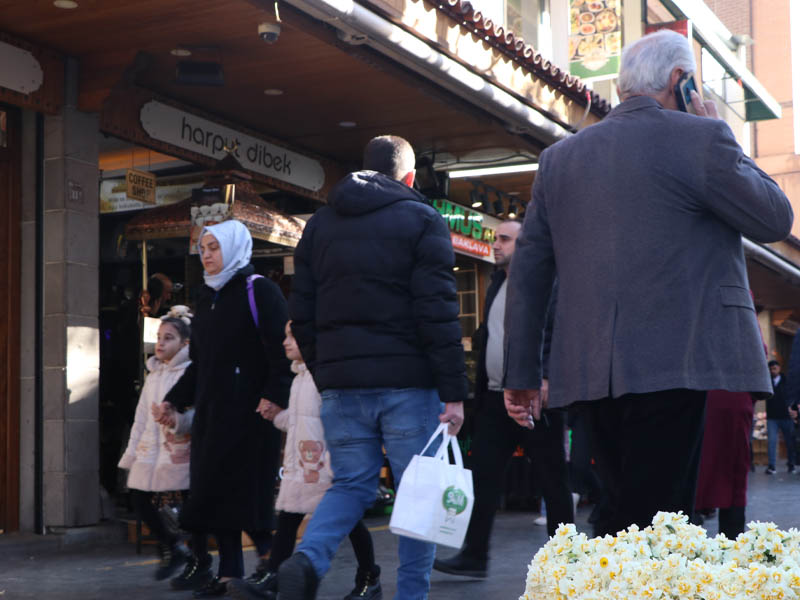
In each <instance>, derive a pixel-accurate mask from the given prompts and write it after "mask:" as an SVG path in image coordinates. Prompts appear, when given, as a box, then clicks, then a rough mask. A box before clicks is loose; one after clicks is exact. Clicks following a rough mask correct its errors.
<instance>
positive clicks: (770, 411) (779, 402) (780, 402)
mask: <svg viewBox="0 0 800 600" xmlns="http://www.w3.org/2000/svg"><path fill="white" fill-rule="evenodd" d="M788 389H789V385H788V382H787V381H786V375H784V374H783V373H781V380H780V381H779V382H778V385H776V386H774V387H773V388H772V398H770V399H769V400H767V418H768V419H788V418H789V407H790V406H791V405H792V401H791V400H790V398H789V394H788V393H787V390H788Z"/></svg>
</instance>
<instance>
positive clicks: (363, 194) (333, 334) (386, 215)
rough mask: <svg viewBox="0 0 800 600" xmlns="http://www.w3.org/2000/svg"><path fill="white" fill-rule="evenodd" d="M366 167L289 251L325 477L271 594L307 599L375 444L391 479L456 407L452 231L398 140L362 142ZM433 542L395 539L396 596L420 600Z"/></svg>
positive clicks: (370, 489) (358, 500)
mask: <svg viewBox="0 0 800 600" xmlns="http://www.w3.org/2000/svg"><path fill="white" fill-rule="evenodd" d="M364 169H365V170H363V171H359V172H356V173H351V174H350V175H348V176H347V177H345V178H344V179H343V180H342V181H340V182H339V183H338V184H337V185H336V186H335V187H334V188H333V190H332V191H331V193H330V195H329V197H328V206H325V207H323V208H321V209H320V210H319V211H317V213H316V214H315V215H314V216H313V217H312V218H311V220H309V222H308V224H307V225H306V229H305V231H304V233H303V237H302V239H301V240H300V243H299V244H298V246H297V250H296V251H295V276H294V281H293V285H292V295H291V298H290V302H289V313H290V316H291V318H292V331H293V333H294V335H295V337H296V338H297V341H298V343H299V345H300V351H301V353H302V355H303V358H304V359H305V361H306V363H307V364H308V366H309V368H310V370H311V373H312V375H313V376H314V381H315V382H316V384H317V387H318V388H319V390H320V392H321V394H322V420H323V423H324V425H325V437H326V440H327V443H328V450H330V453H331V466H332V467H333V472H334V473H335V478H334V482H333V486H332V487H331V488H330V489H329V490H328V492H327V493H326V494H325V497H324V498H323V500H322V502H321V503H320V505H319V506H318V508H317V510H316V512H315V513H314V517H313V518H312V520H311V522H310V523H309V525H308V528H307V529H306V532H305V534H304V536H303V541H302V543H301V544H300V546H299V547H298V549H297V553H296V554H295V555H294V556H292V558H290V559H289V560H287V561H286V562H285V563H284V564H283V566H282V567H281V570H280V574H279V583H278V587H279V589H280V597H281V600H295V599H297V600H300V599H303V600H305V599H310V598H314V597H315V596H316V588H317V584H318V582H319V580H320V579H321V578H322V576H323V575H324V574H325V573H326V572H327V570H328V568H329V567H330V561H331V558H332V557H333V555H334V553H335V552H336V549H337V547H338V546H339V542H340V541H341V540H342V539H343V538H344V536H345V535H347V534H348V533H349V532H350V530H351V529H352V528H353V526H354V525H355V524H356V522H357V521H358V520H359V519H360V518H361V517H362V516H363V514H364V510H366V509H367V508H368V507H369V506H371V505H372V503H373V502H374V501H375V489H376V488H377V486H378V477H379V474H380V469H381V466H382V464H383V453H382V451H381V447H384V448H385V450H386V455H387V457H388V458H389V463H390V465H391V467H392V472H393V473H394V475H395V477H396V478H398V479H399V477H400V476H401V474H402V473H403V471H404V470H405V467H406V465H407V464H408V463H409V461H410V460H411V457H412V456H413V455H414V454H416V453H418V452H420V451H421V450H422V448H423V446H424V445H425V443H426V442H427V440H428V438H429V437H430V436H431V434H432V433H433V431H434V430H435V429H436V427H437V426H438V424H439V422H442V423H445V422H449V423H450V427H449V430H450V433H452V434H453V435H455V434H456V433H457V432H458V430H459V428H460V427H461V424H462V423H463V418H464V417H463V408H462V401H463V400H464V398H465V396H466V393H467V380H466V373H465V367H464V352H463V348H462V346H461V327H460V325H459V322H458V312H459V310H458V309H459V306H458V297H457V293H456V284H455V278H454V276H453V265H454V262H455V257H454V254H453V247H452V243H451V241H450V231H449V229H448V227H447V225H446V224H445V222H444V220H443V219H442V217H441V216H440V215H439V213H438V212H437V211H436V210H434V209H433V208H432V207H431V206H430V205H429V204H428V202H427V200H426V199H425V197H424V196H422V195H421V194H419V193H418V192H416V191H414V190H413V189H411V187H410V186H411V185H412V184H413V181H414V152H413V150H412V149H411V146H410V145H409V143H408V142H406V141H405V140H404V139H402V138H398V137H395V136H381V137H377V138H374V139H372V140H371V141H370V142H369V144H367V147H366V150H365V152H364ZM441 402H444V403H445V404H444V406H445V408H444V412H442V408H441ZM434 550H435V547H434V545H433V544H428V543H425V542H420V541H417V540H412V539H410V538H405V537H401V538H400V540H399V559H400V567H399V569H398V581H397V597H400V598H403V599H404V600H422V599H424V598H427V594H428V588H429V583H430V581H429V580H430V570H431V567H432V565H433V559H434ZM362 579H365V581H364V583H365V585H368V584H369V580H368V578H364V577H363V576H362Z"/></svg>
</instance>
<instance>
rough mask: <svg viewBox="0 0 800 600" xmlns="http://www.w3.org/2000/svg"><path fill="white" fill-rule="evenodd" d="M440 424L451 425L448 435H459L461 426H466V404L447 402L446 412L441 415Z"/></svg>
mask: <svg viewBox="0 0 800 600" xmlns="http://www.w3.org/2000/svg"><path fill="white" fill-rule="evenodd" d="M439 422H440V423H449V424H450V425H449V427H448V428H447V433H449V434H450V435H458V432H459V430H460V429H461V426H462V425H463V424H464V403H463V402H445V404H444V412H443V413H442V414H440V415H439Z"/></svg>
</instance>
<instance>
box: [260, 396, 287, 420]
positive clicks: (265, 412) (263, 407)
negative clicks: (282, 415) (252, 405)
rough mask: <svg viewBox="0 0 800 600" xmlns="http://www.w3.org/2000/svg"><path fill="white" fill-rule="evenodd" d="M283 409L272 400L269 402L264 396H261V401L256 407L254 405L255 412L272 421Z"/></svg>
mask: <svg viewBox="0 0 800 600" xmlns="http://www.w3.org/2000/svg"><path fill="white" fill-rule="evenodd" d="M282 410H283V409H282V408H281V407H280V406H278V405H277V404H275V403H274V402H270V401H269V400H267V399H266V398H262V399H261V401H260V402H259V403H258V407H256V412H257V413H258V414H260V415H261V416H262V417H263V418H264V419H267V420H268V421H272V420H273V419H275V417H276V416H277V415H278V413H279V412H281V411H282Z"/></svg>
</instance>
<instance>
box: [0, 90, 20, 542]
mask: <svg viewBox="0 0 800 600" xmlns="http://www.w3.org/2000/svg"><path fill="white" fill-rule="evenodd" d="M19 119H20V117H19V111H18V110H17V109H14V108H10V107H6V106H3V105H0V261H1V262H0V533H3V532H8V531H15V530H17V529H18V528H19V428H20V425H19V321H20V297H19V290H20V136H19Z"/></svg>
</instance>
